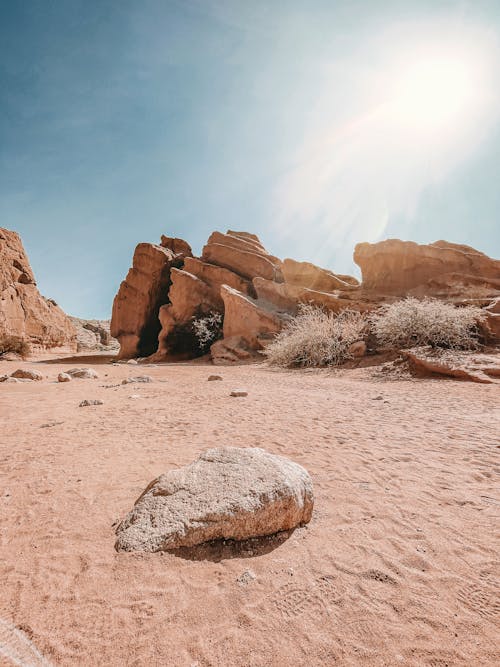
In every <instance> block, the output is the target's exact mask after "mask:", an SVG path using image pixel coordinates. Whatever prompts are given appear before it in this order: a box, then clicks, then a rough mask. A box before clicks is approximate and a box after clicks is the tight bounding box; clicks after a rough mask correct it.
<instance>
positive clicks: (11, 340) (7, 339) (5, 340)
mask: <svg viewBox="0 0 500 667" xmlns="http://www.w3.org/2000/svg"><path fill="white" fill-rule="evenodd" d="M30 351H31V350H30V346H29V343H28V342H27V341H26V340H25V339H24V338H20V337H19V336H2V337H0V356H1V355H2V354H7V352H15V353H16V354H19V356H21V357H22V358H23V359H24V358H26V357H27V356H28V355H29V353H30Z"/></svg>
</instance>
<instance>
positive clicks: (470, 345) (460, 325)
mask: <svg viewBox="0 0 500 667" xmlns="http://www.w3.org/2000/svg"><path fill="white" fill-rule="evenodd" d="M484 318H485V315H484V313H483V311H482V310H481V309H480V308H477V307H476V306H466V307H463V308H457V307H456V306H454V305H453V304H450V303H445V302H443V301H437V300H435V299H423V300H421V301H420V300H418V299H415V298H413V297H408V298H406V299H403V300H401V301H396V302H395V303H391V304H390V305H385V306H382V307H381V308H379V309H378V310H377V311H376V312H375V313H373V314H372V315H371V317H370V324H371V327H372V331H373V333H374V334H375V337H376V339H377V342H378V344H379V345H381V346H383V347H390V348H409V347H414V346H417V345H430V346H431V347H441V348H446V349H454V350H470V349H474V348H477V346H478V336H479V329H478V323H479V322H481V321H482V320H484Z"/></svg>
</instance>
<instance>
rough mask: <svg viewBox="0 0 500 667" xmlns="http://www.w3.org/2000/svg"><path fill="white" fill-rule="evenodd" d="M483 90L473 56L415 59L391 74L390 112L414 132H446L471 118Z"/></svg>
mask: <svg viewBox="0 0 500 667" xmlns="http://www.w3.org/2000/svg"><path fill="white" fill-rule="evenodd" d="M485 93H486V90H485V85H484V71H483V68H482V67H481V66H480V64H479V63H477V62H476V61H475V60H474V59H473V58H471V57H467V55H462V56H457V55H453V56H444V55H436V56H433V57H424V58H419V59H417V60H415V61H413V62H410V63H407V64H406V65H405V66H404V67H403V68H401V70H400V71H399V72H398V74H397V76H396V77H395V80H394V86H393V95H392V96H391V98H392V99H391V107H392V114H393V115H394V117H395V118H396V119H397V122H398V123H399V124H400V125H403V126H406V127H407V128H409V129H412V130H414V131H415V132H422V133H427V134H429V133H437V132H443V131H446V132H447V131H449V130H450V129H458V128H459V127H460V126H462V125H465V124H467V123H468V122H469V121H470V120H471V118H473V117H474V114H475V112H476V110H477V109H478V108H479V107H480V106H481V105H482V103H483V101H484V97H485Z"/></svg>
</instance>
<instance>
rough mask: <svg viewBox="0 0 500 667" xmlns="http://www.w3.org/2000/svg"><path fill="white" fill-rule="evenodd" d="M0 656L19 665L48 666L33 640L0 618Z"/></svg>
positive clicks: (27, 666) (29, 666)
mask: <svg viewBox="0 0 500 667" xmlns="http://www.w3.org/2000/svg"><path fill="white" fill-rule="evenodd" d="M0 656H1V657H3V658H6V659H7V664H12V665H19V667H50V662H49V661H48V660H46V659H45V658H44V657H43V655H42V654H41V653H40V651H39V650H38V649H37V648H36V646H35V645H34V644H33V642H32V641H31V640H30V639H28V637H27V636H26V634H25V633H24V632H22V630H20V629H19V628H16V626H15V625H12V623H9V622H8V621H4V620H3V619H1V618H0Z"/></svg>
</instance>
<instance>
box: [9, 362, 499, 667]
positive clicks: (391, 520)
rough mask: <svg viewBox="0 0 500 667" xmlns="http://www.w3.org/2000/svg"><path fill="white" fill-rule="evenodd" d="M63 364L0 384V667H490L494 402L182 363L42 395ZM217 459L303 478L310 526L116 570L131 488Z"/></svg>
mask: <svg viewBox="0 0 500 667" xmlns="http://www.w3.org/2000/svg"><path fill="white" fill-rule="evenodd" d="M19 365H20V364H19V363H11V362H1V368H0V372H2V373H3V372H7V371H13V370H14V369H15V368H17V367H19ZM74 365H75V364H74V363H72V364H68V363H61V364H56V365H54V364H48V363H31V364H27V363H24V364H21V366H24V367H35V368H37V369H38V370H41V371H42V372H43V374H44V375H46V376H48V377H47V378H46V379H45V380H44V381H43V382H26V383H21V384H17V385H14V384H0V428H1V430H0V531H1V532H0V576H1V593H0V596H1V597H0V619H1V621H0V649H1V651H3V654H4V657H3V658H2V657H0V664H1V665H4V664H5V665H12V664H18V665H23V666H24V667H28V666H31V665H47V664H51V665H89V666H90V665H92V666H94V665H99V666H100V665H106V666H108V665H112V666H114V665H137V666H142V665H148V666H150V665H166V666H167V665H168V666H170V665H171V666H174V667H176V666H180V667H183V666H187V667H205V666H211V665H214V666H217V665H224V666H226V665H227V666H231V667H240V666H241V667H242V666H246V665H248V666H249V667H250V666H252V667H259V666H263V665H277V666H281V665H286V666H287V667H291V666H293V667H295V666H300V665H308V666H310V665H337V664H338V665H370V666H372V665H375V666H376V665H391V666H392V665H429V666H432V667H444V666H445V665H467V666H471V665H494V664H499V663H500V653H499V651H498V643H497V642H498V630H499V615H500V605H499V601H498V597H497V596H496V594H497V592H498V582H499V575H500V562H499V555H498V553H499V550H498V547H499V545H498V540H497V539H496V538H497V535H496V534H495V531H498V522H497V517H498V511H499V508H500V491H499V489H498V486H495V483H496V480H495V477H496V478H497V479H498V472H499V468H500V465H499V453H500V451H499V447H500V387H499V386H498V385H478V384H472V383H462V382H455V381H447V380H409V379H408V380H390V379H389V380H381V379H378V378H376V377H374V373H373V370H372V369H364V370H351V371H337V372H329V371H314V372H300V371H298V372H281V371H273V370H270V369H268V368H265V367H263V366H262V367H261V366H251V367H249V366H241V367H233V368H219V369H214V368H213V367H211V366H207V365H200V364H191V365H188V364H185V365H166V366H156V367H138V366H126V365H121V366H116V365H114V366H111V365H110V364H106V365H104V364H101V365H95V364H93V366H94V368H96V370H97V371H98V372H99V374H100V378H99V379H98V380H74V381H72V382H71V383H68V384H58V383H56V382H54V380H55V377H56V376H57V373H58V372H59V371H61V370H64V369H66V368H68V367H71V366H74ZM214 370H215V372H219V373H221V374H222V375H223V377H224V380H223V381H222V382H207V377H208V375H209V373H211V372H214ZM138 373H147V374H150V375H151V376H153V378H154V382H153V383H152V384H149V385H126V386H121V385H120V386H116V385H117V384H118V383H119V382H120V381H121V380H122V379H123V378H125V377H127V376H131V375H136V374H138ZM238 387H243V388H246V389H248V392H249V395H248V396H247V397H246V398H231V397H230V396H229V392H230V390H231V389H234V388H238ZM133 395H136V396H140V398H131V396H133ZM378 397H381V398H378ZM96 398H98V399H102V400H103V401H104V405H101V406H95V407H85V408H80V407H78V405H79V403H80V401H82V400H83V399H96ZM217 445H233V446H241V447H247V446H259V447H264V448H266V449H268V450H269V451H271V452H275V453H278V454H282V455H285V456H288V457H290V458H292V459H293V460H295V461H297V462H299V463H301V464H302V465H304V466H305V467H306V468H307V469H308V470H309V471H310V473H311V475H312V477H313V481H314V485H315V510H314V515H313V519H312V521H311V523H310V524H309V525H308V526H307V527H304V528H301V529H298V530H296V531H295V532H294V533H293V534H292V535H291V536H290V537H289V538H288V539H282V540H275V541H270V542H269V543H268V544H267V546H266V545H265V544H264V545H261V544H260V543H259V544H257V545H255V546H254V547H252V545H249V546H245V548H244V549H239V550H235V551H232V550H231V547H227V548H225V549H223V550H222V551H220V552H218V553H217V552H214V553H212V552H207V554H206V559H205V560H190V559H188V558H186V557H180V556H176V555H171V554H147V555H144V554H126V553H116V552H115V551H114V548H113V545H114V528H113V524H114V523H115V522H116V521H117V520H119V519H120V518H121V517H123V516H124V514H125V513H126V512H127V511H128V510H129V509H130V508H131V506H132V504H133V502H134V500H135V499H136V497H137V496H138V495H139V494H140V493H141V491H142V490H143V489H144V487H145V486H146V485H147V483H148V482H149V481H150V480H152V479H153V478H154V477H156V476H157V475H159V474H160V473H162V472H164V471H166V470H168V469H170V468H172V467H175V466H181V465H184V464H186V463H189V462H190V461H192V460H193V459H195V458H196V457H197V456H198V454H199V453H200V452H201V451H202V450H203V449H205V448H207V447H211V446H217ZM248 570H250V571H251V573H253V574H254V575H255V578H253V577H252V574H248V573H247V574H245V573H246V572H247V571H248ZM35 647H36V648H35ZM37 650H38V651H39V653H37ZM1 651H0V655H1ZM16 652H17V653H16ZM8 655H10V656H11V659H10V660H9V659H8V657H7V656H8ZM16 655H17V658H15V659H14V660H13V659H12V658H13V657H15V656H16ZM42 656H43V657H42ZM2 660H3V662H2ZM16 660H17V662H16Z"/></svg>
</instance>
